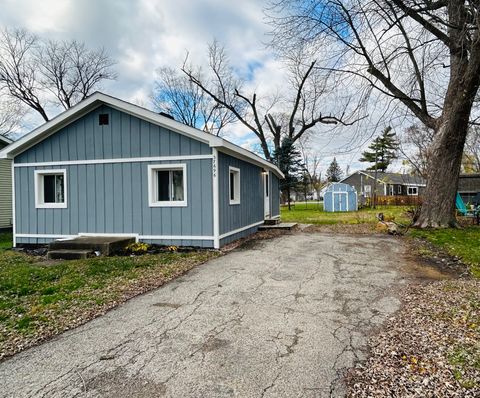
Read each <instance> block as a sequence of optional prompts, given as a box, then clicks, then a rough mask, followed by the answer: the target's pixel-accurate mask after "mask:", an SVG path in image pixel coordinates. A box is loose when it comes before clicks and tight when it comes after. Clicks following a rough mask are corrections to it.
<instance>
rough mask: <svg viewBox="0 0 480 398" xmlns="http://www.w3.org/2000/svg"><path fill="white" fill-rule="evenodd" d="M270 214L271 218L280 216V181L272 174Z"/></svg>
mask: <svg viewBox="0 0 480 398" xmlns="http://www.w3.org/2000/svg"><path fill="white" fill-rule="evenodd" d="M270 181H271V184H270V192H271V194H270V213H271V217H277V216H279V215H280V180H279V178H278V177H277V176H276V175H275V174H274V173H272V172H270Z"/></svg>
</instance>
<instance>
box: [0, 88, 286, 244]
mask: <svg viewBox="0 0 480 398" xmlns="http://www.w3.org/2000/svg"><path fill="white" fill-rule="evenodd" d="M0 159H11V160H12V161H13V169H14V173H13V176H14V178H13V198H14V199H13V202H14V207H13V211H14V216H13V221H14V224H13V239H14V246H18V245H22V244H44V243H48V242H51V241H52V240H56V239H62V238H70V237H75V236H79V235H95V236H129V237H134V238H135V239H136V240H138V241H144V242H148V243H156V244H165V245H178V246H187V245H188V246H198V247H215V248H218V247H221V246H223V245H225V244H227V243H229V242H231V241H233V240H235V239H238V238H241V237H244V236H247V235H249V234H251V233H253V232H255V231H256V230H257V228H258V226H259V225H261V224H263V223H264V220H265V219H270V218H278V217H279V216H280V191H279V179H280V178H283V174H282V173H281V172H280V170H279V169H278V168H277V167H276V166H274V165H273V164H271V163H269V162H267V161H266V160H264V159H262V158H260V157H259V156H257V155H255V154H253V153H252V152H249V151H247V150H245V149H243V148H240V147H238V146H236V145H234V144H232V143H230V142H228V141H226V140H224V139H222V138H219V137H216V136H213V135H211V134H207V133H205V132H203V131H200V130H197V129H195V128H192V127H189V126H186V125H184V124H182V123H179V122H177V121H175V120H172V119H170V118H168V117H165V116H162V115H159V114H157V113H155V112H152V111H149V110H147V109H144V108H141V107H139V106H137V105H133V104H131V103H128V102H124V101H121V100H119V99H117V98H114V97H110V96H107V95H105V94H102V93H95V94H93V95H91V96H90V97H88V98H87V99H85V100H83V101H82V102H80V103H79V104H77V105H76V106H74V107H72V108H71V109H69V110H67V111H65V112H63V113H62V114H60V115H59V116H57V117H56V118H54V119H52V120H51V121H49V122H47V123H45V124H44V125H42V126H40V127H39V128H37V129H36V130H34V131H32V132H31V133H30V134H28V135H26V136H24V137H23V138H21V139H20V140H18V141H16V142H15V143H13V144H11V145H9V146H8V147H7V148H5V149H4V150H3V151H1V152H0Z"/></svg>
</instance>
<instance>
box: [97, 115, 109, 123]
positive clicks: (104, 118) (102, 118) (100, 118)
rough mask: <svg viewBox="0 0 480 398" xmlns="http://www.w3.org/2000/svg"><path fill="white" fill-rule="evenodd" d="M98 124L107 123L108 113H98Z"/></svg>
mask: <svg viewBox="0 0 480 398" xmlns="http://www.w3.org/2000/svg"><path fill="white" fill-rule="evenodd" d="M98 124H99V125H100V126H106V125H108V113H100V114H99V115H98Z"/></svg>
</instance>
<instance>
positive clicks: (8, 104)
mask: <svg viewBox="0 0 480 398" xmlns="http://www.w3.org/2000/svg"><path fill="white" fill-rule="evenodd" d="M25 113H26V109H25V106H23V105H22V103H21V102H20V101H18V100H15V99H11V98H9V97H8V96H7V95H5V94H3V93H1V92H0V135H3V136H5V137H8V138H9V137H10V136H11V135H12V133H14V132H15V130H17V129H19V128H20V126H21V122H22V118H23V117H24V116H25Z"/></svg>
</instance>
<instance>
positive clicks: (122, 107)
mask: <svg viewBox="0 0 480 398" xmlns="http://www.w3.org/2000/svg"><path fill="white" fill-rule="evenodd" d="M102 104H105V105H108V106H110V107H112V108H114V109H117V110H119V111H121V112H125V113H128V114H130V115H132V116H136V117H138V118H140V119H143V120H146V121H148V122H151V123H153V124H156V125H158V126H160V127H164V128H167V129H169V130H171V131H174V132H176V133H179V134H182V135H185V136H187V137H190V138H193V139H195V140H197V141H201V142H204V143H206V144H208V145H209V146H210V147H213V148H215V147H216V148H220V149H223V150H224V151H225V152H226V153H228V152H232V154H233V155H234V156H235V157H239V158H242V157H243V158H244V159H245V160H247V161H249V162H251V163H254V164H257V165H259V166H262V167H265V168H267V169H269V170H272V171H273V172H275V174H277V175H278V176H279V177H280V178H284V177H285V176H284V175H283V173H282V172H281V171H280V170H279V169H278V168H277V167H276V166H275V165H273V164H272V163H270V162H268V161H266V160H265V159H262V158H261V157H259V156H257V155H255V154H254V153H252V152H250V151H247V150H246V149H243V148H241V147H239V146H237V145H235V144H232V143H231V142H229V141H226V140H224V139H223V138H219V137H217V136H215V135H212V134H208V133H205V132H203V131H200V130H198V129H196V128H193V127H190V126H187V125H185V124H183V123H180V122H177V121H176V120H172V119H169V118H167V117H165V116H162V115H160V114H158V113H156V112H153V111H150V110H148V109H145V108H142V107H140V106H138V105H134V104H131V103H129V102H126V101H123V100H120V99H118V98H115V97H111V96H109V95H106V94H103V93H100V92H95V93H93V94H92V95H91V96H90V97H88V98H86V99H85V100H83V101H81V102H79V103H78V104H77V105H75V106H73V107H72V108H70V109H68V110H67V111H65V112H63V113H61V114H60V115H58V116H57V117H55V118H53V119H52V120H50V121H48V122H47V123H45V124H43V125H42V126H40V127H38V128H37V129H35V130H33V131H32V132H31V133H29V134H27V135H25V136H24V137H22V138H21V139H19V140H18V141H16V142H14V143H12V144H10V145H9V146H7V147H6V148H4V149H3V150H2V151H0V159H12V158H14V157H15V156H17V155H19V154H20V153H22V152H23V151H25V150H27V149H28V148H30V147H32V146H33V145H35V144H37V143H38V142H40V141H42V140H44V139H45V138H47V137H48V136H50V135H51V134H54V133H55V132H57V131H58V130H59V129H61V128H62V127H65V126H66V125H68V124H69V123H72V122H73V121H75V120H76V119H79V118H80V117H82V116H84V115H85V114H86V113H88V112H90V111H92V110H93V109H95V108H97V107H99V106H100V105H102Z"/></svg>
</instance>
